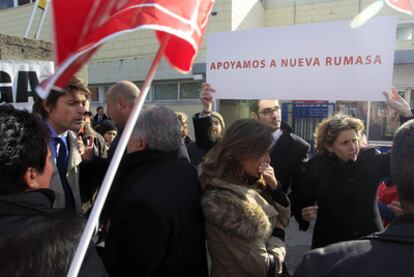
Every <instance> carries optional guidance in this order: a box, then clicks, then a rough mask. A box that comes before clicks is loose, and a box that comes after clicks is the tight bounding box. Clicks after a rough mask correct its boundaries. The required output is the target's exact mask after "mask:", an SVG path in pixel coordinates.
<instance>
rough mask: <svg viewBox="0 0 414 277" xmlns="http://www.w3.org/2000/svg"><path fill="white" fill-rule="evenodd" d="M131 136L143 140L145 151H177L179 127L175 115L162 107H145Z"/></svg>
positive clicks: (179, 138) (179, 141) (179, 140)
mask: <svg viewBox="0 0 414 277" xmlns="http://www.w3.org/2000/svg"><path fill="white" fill-rule="evenodd" d="M132 136H134V137H136V138H142V139H144V141H145V143H146V145H147V149H152V150H159V151H166V152H167V151H173V150H178V149H179V147H180V144H181V125H180V122H179V121H178V118H177V116H176V114H175V113H174V112H173V111H172V110H170V109H168V108H166V107H163V106H156V105H148V106H145V107H144V108H143V109H142V111H141V114H140V115H139V117H138V120H137V123H136V124H135V127H134V131H133V133H132Z"/></svg>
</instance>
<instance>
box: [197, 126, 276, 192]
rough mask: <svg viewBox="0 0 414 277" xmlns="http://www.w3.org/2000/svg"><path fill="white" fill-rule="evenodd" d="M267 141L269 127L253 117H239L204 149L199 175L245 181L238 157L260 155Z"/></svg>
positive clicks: (263, 152)
mask: <svg viewBox="0 0 414 277" xmlns="http://www.w3.org/2000/svg"><path fill="white" fill-rule="evenodd" d="M271 144H272V130H271V129H270V128H269V127H268V126H267V125H265V124H264V123H262V122H260V121H258V120H255V119H239V120H237V121H236V122H234V123H233V124H232V125H231V126H230V127H229V128H228V129H227V130H226V131H225V132H224V136H223V138H222V139H221V140H220V141H219V142H218V143H217V144H216V145H215V146H214V147H213V148H212V149H211V150H210V151H209V152H208V153H207V155H206V157H205V161H204V162H203V163H202V167H203V173H202V175H201V176H200V178H201V179H202V178H203V177H207V178H219V179H222V180H224V181H228V182H233V183H237V184H246V185H247V180H248V179H247V175H246V173H245V172H244V170H243V168H242V166H241V161H242V160H245V159H255V158H258V157H261V156H262V155H263V154H265V153H266V152H268V151H269V147H270V146H271ZM202 183H204V182H202ZM204 189H205V187H204Z"/></svg>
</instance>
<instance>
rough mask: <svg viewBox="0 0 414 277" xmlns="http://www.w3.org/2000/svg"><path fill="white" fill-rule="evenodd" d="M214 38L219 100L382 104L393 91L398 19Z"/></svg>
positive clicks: (212, 69)
mask: <svg viewBox="0 0 414 277" xmlns="http://www.w3.org/2000/svg"><path fill="white" fill-rule="evenodd" d="M349 23H350V21H335V22H324V23H315V24H303V25H292V26H284V27H276V28H264V29H254V30H245V31H236V32H217V33H209V34H208V38H207V39H208V41H207V81H208V82H209V83H210V84H211V85H212V86H213V87H214V88H215V90H216V93H215V95H214V96H215V98H217V99H280V100H331V101H335V100H359V101H366V100H372V101H375V100H378V101H383V95H382V92H383V91H389V90H390V88H391V86H392V75H393V65H394V51H395V37H396V36H395V35H396V23H397V18H396V17H380V18H375V19H372V20H370V21H369V22H368V23H366V24H365V25H363V26H362V27H360V28H357V29H351V28H350V27H349Z"/></svg>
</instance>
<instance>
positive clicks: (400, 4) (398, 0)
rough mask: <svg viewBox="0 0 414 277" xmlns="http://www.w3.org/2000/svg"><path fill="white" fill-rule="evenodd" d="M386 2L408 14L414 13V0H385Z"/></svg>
mask: <svg viewBox="0 0 414 277" xmlns="http://www.w3.org/2000/svg"><path fill="white" fill-rule="evenodd" d="M385 2H386V3H387V4H388V6H390V7H391V8H393V9H395V10H397V11H399V12H402V13H405V14H408V15H413V11H414V1H413V0H385Z"/></svg>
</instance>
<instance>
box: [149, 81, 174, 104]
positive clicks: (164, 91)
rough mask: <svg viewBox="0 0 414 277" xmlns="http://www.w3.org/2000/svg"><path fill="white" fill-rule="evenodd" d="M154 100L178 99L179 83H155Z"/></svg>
mask: <svg viewBox="0 0 414 277" xmlns="http://www.w3.org/2000/svg"><path fill="white" fill-rule="evenodd" d="M153 88H154V100H177V99H178V84H177V83H175V84H172V83H164V84H154V86H153Z"/></svg>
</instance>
